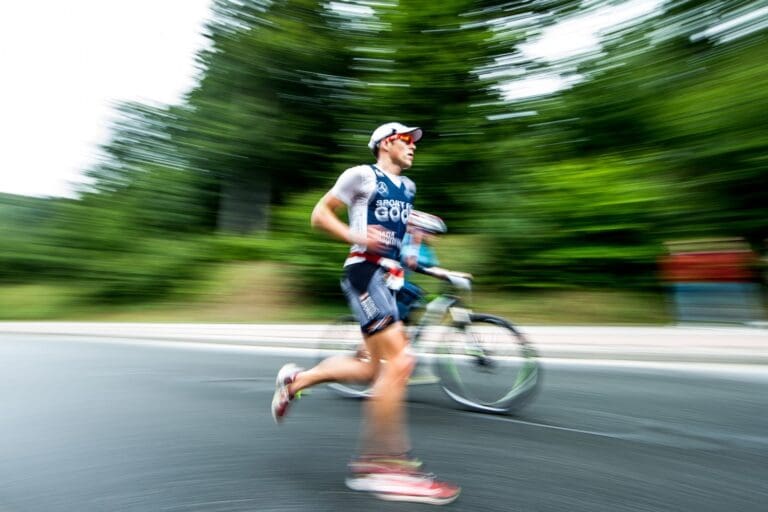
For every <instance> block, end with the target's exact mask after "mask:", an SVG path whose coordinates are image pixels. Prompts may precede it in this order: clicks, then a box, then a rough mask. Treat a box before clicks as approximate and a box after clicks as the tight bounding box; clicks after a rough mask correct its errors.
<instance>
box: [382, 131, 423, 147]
mask: <svg viewBox="0 0 768 512" xmlns="http://www.w3.org/2000/svg"><path fill="white" fill-rule="evenodd" d="M387 139H389V140H394V139H400V140H401V141H403V142H405V143H406V144H408V145H411V144H413V143H414V142H416V141H415V140H414V138H413V135H411V134H410V133H396V134H395V135H392V136H391V137H387Z"/></svg>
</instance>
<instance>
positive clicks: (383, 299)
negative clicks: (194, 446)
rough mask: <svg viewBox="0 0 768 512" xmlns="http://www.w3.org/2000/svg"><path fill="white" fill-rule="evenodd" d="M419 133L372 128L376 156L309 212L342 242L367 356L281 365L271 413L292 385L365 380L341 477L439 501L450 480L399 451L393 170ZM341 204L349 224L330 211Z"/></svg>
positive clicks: (400, 212)
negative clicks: (368, 387)
mask: <svg viewBox="0 0 768 512" xmlns="http://www.w3.org/2000/svg"><path fill="white" fill-rule="evenodd" d="M421 136H422V131H421V129H420V128H415V127H408V126H405V125H403V124H400V123H386V124H383V125H381V126H379V127H378V128H376V129H375V130H374V131H373V134H372V135H371V137H370V140H369V142H368V148H369V149H370V150H371V151H372V152H373V155H374V157H375V158H376V164H372V165H359V166H356V167H351V168H349V169H347V170H346V171H344V172H343V173H342V174H341V176H340V177H339V178H338V180H337V181H336V184H335V185H334V186H333V188H331V190H329V191H328V192H327V193H326V194H325V195H324V196H323V197H322V198H321V199H320V201H319V202H318V203H317V205H316V206H315V208H314V210H313V211H312V225H313V226H314V227H317V228H320V229H322V230H324V231H326V232H328V233H329V234H330V235H332V236H333V237H335V238H337V239H339V240H342V241H345V242H347V243H349V244H351V245H352V247H351V250H350V253H349V255H348V257H347V259H346V261H345V262H344V276H343V279H342V283H341V286H342V290H343V291H344V294H345V295H346V297H347V301H348V303H349V306H350V308H351V309H352V312H353V313H354V314H355V317H356V318H358V320H359V321H360V328H361V330H362V333H363V338H364V340H365V344H366V348H367V352H368V354H369V355H370V357H367V358H365V360H362V359H357V358H355V357H351V356H336V357H331V358H328V359H326V360H324V361H322V362H321V363H319V364H318V365H317V366H315V367H314V368H311V369H308V370H304V369H302V368H299V367H297V366H296V365H293V364H287V365H285V366H283V367H282V368H281V369H280V371H279V372H278V374H277V379H276V389H275V394H274V397H273V399H272V416H273V418H274V419H275V421H277V422H280V421H282V420H283V419H284V417H285V415H286V412H287V411H288V408H289V406H290V404H291V401H292V400H293V398H294V397H295V396H296V394H297V393H299V392H300V391H301V390H303V389H306V388H308V387H311V386H314V385H315V384H319V383H321V382H329V381H341V382H371V381H372V382H373V386H372V396H371V398H370V399H368V400H367V401H366V404H365V410H364V421H363V432H362V436H361V442H360V454H359V456H358V458H357V459H355V460H353V461H352V462H351V463H350V464H349V469H350V475H349V477H348V478H347V480H346V483H347V486H348V487H349V488H351V489H354V490H359V491H368V492H371V493H372V494H374V495H375V496H377V497H379V498H382V499H387V500H398V501H416V502H423V503H432V504H445V503H450V502H452V501H453V500H455V499H456V497H457V496H458V495H459V492H460V488H459V487H458V486H455V485H453V484H449V483H446V482H441V481H438V480H436V479H435V478H434V477H433V476H431V475H428V474H426V473H423V472H421V471H420V469H421V462H420V461H418V460H416V459H413V458H411V457H409V453H410V449H411V446H410V441H409V439H408V433H407V428H406V417H405V416H406V414H405V413H406V410H405V395H406V387H407V384H408V378H409V376H410V375H411V372H412V371H413V368H414V365H415V357H414V356H413V354H411V352H410V350H409V343H408V338H407V335H406V331H405V329H404V328H403V324H402V322H401V321H400V318H399V316H398V310H397V303H396V301H395V292H396V290H397V289H398V288H399V287H401V286H402V283H403V269H402V267H401V266H400V264H399V263H398V262H399V260H400V250H401V247H402V242H403V237H404V236H405V232H406V226H407V223H408V216H409V215H410V212H411V210H412V209H413V199H414V196H415V194H416V186H415V184H414V183H413V181H411V180H410V179H409V178H407V177H406V176H403V175H402V173H403V171H405V170H407V169H409V168H410V167H411V166H412V165H413V159H414V154H415V151H416V142H418V141H419V139H421ZM345 205H346V207H347V209H348V214H349V224H346V223H345V222H344V221H343V220H342V219H341V218H340V217H339V215H338V214H337V210H339V209H340V208H341V207H343V206H345ZM382 361H385V363H382Z"/></svg>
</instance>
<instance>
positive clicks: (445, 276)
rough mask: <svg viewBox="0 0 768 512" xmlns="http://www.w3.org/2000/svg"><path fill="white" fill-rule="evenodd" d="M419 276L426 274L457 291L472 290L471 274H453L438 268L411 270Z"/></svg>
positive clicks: (420, 267) (419, 267)
mask: <svg viewBox="0 0 768 512" xmlns="http://www.w3.org/2000/svg"><path fill="white" fill-rule="evenodd" d="M413 270H414V271H416V272H419V273H420V274H426V275H428V276H432V277H434V278H437V279H442V280H443V281H448V282H449V283H451V285H452V286H454V287H455V288H458V289H459V290H471V289H472V278H473V277H472V274H467V273H465V272H453V271H451V270H446V269H443V268H439V267H422V266H418V267H417V268H414V269H413Z"/></svg>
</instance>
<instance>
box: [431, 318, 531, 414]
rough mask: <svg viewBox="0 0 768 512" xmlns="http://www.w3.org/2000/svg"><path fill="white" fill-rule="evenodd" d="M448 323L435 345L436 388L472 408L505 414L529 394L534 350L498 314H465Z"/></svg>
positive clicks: (526, 399)
mask: <svg viewBox="0 0 768 512" xmlns="http://www.w3.org/2000/svg"><path fill="white" fill-rule="evenodd" d="M469 320H470V321H469V323H462V324H454V325H453V326H451V327H449V328H448V330H447V331H446V332H445V334H444V336H443V338H442V339H441V341H440V343H439V345H438V347H437V358H436V368H437V371H438V375H439V376H440V379H441V387H442V388H443V391H445V392H446V393H447V394H448V396H449V397H451V398H452V399H453V400H455V401H456V402H457V403H459V404H460V405H462V406H464V407H466V408H468V409H470V410H474V411H480V412H488V413H498V414H501V413H509V412H512V411H514V410H516V409H519V408H520V407H521V406H523V405H524V404H525V403H526V402H527V401H528V400H530V399H531V397H532V396H533V395H534V393H535V391H536V389H537V387H538V385H539V381H540V378H541V370H540V368H539V365H538V362H537V360H536V352H535V350H534V349H533V347H532V346H531V344H530V343H529V342H528V340H527V339H526V338H525V336H524V335H523V334H522V333H521V332H520V331H518V330H517V329H516V328H515V327H514V326H513V325H512V324H510V323H509V322H507V321H506V320H504V319H503V318H500V317H497V316H493V315H484V314H471V315H470V316H469Z"/></svg>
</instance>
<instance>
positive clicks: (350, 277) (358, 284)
mask: <svg viewBox="0 0 768 512" xmlns="http://www.w3.org/2000/svg"><path fill="white" fill-rule="evenodd" d="M386 276H387V271H386V270H384V269H383V268H381V267H380V266H378V265H376V264H375V263H370V262H367V261H363V262H361V263H354V264H352V265H347V266H346V267H344V278H343V279H342V280H341V289H342V290H343V291H344V295H346V297H347V302H348V303H349V307H350V309H351V310H352V313H353V314H354V315H355V318H357V319H358V321H359V322H360V329H361V330H362V331H363V334H365V335H368V336H370V335H372V334H376V333H377V332H380V331H382V330H384V329H386V328H387V327H389V326H390V325H392V324H393V323H395V322H397V321H398V320H400V316H399V315H398V311H397V301H396V300H395V292H394V291H392V290H390V289H389V288H388V287H387V285H386V282H385V279H386Z"/></svg>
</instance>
